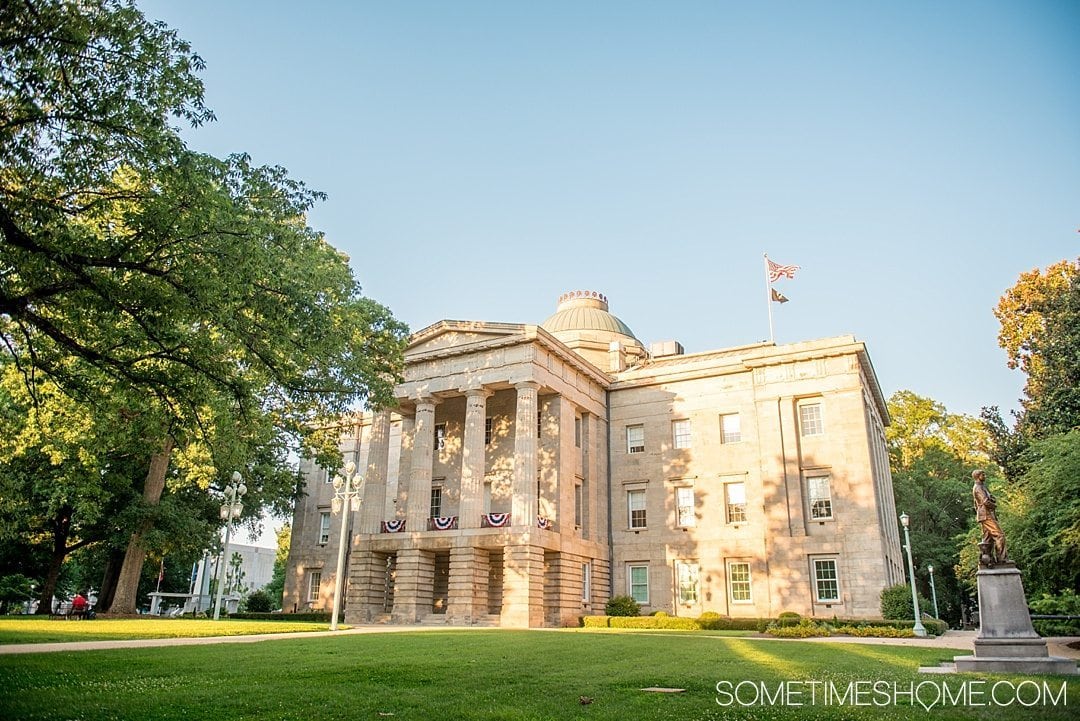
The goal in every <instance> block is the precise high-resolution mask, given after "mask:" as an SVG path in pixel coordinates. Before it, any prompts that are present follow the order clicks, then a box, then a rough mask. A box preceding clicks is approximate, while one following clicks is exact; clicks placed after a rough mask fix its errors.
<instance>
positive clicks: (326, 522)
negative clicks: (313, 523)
mask: <svg viewBox="0 0 1080 721" xmlns="http://www.w3.org/2000/svg"><path fill="white" fill-rule="evenodd" d="M328 543H330V511H319V545H320V546H325V545H326V544H328Z"/></svg>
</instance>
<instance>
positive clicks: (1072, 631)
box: [1028, 589, 1080, 636]
mask: <svg viewBox="0 0 1080 721" xmlns="http://www.w3.org/2000/svg"><path fill="white" fill-rule="evenodd" d="M1028 605H1029V606H1030V607H1031V613H1032V614H1034V615H1044V616H1080V596H1078V595H1076V594H1075V593H1074V592H1073V591H1072V590H1071V589H1065V590H1064V591H1062V592H1061V593H1060V594H1058V595H1056V596H1051V595H1050V594H1048V593H1044V594H1043V595H1042V596H1041V597H1040V598H1036V599H1032V600H1031V601H1030V602H1029V603H1028ZM1031 622H1032V623H1033V624H1034V625H1035V630H1036V631H1038V632H1039V634H1040V635H1043V636H1078V635H1080V619H1073V620H1066V619H1032V620H1031Z"/></svg>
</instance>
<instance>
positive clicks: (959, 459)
mask: <svg viewBox="0 0 1080 721" xmlns="http://www.w3.org/2000/svg"><path fill="white" fill-rule="evenodd" d="M888 406H889V416H890V417H891V419H892V423H891V424H890V426H889V427H888V428H887V429H886V430H885V436H886V443H887V445H888V449H889V465H890V469H891V471H892V477H893V491H894V494H895V496H896V508H897V510H899V511H903V512H906V513H907V514H908V515H909V516H911V526H912V528H913V529H917V530H916V532H915V533H913V534H912V536H913V538H912V554H913V556H914V560H915V564H916V576H917V578H918V580H919V581H920V584H919V585H920V591H921V592H923V593H925V594H926V595H927V596H929V595H930V584H929V572H928V571H927V566H930V565H932V566H933V567H934V576H935V580H936V583H937V595H938V601H939V604H938V605H939V608H940V612H941V616H942V618H944V619H947V620H949V621H950V622H952V623H958V622H959V621H960V616H961V601H962V598H963V597H964V596H966V595H967V594H966V592H963V586H964V583H963V580H964V579H962V578H958V576H957V570H956V567H957V565H958V564H960V557H961V550H962V549H963V547H964V545H965V543H967V541H966V535H967V533H968V531H969V529H971V528H972V527H973V526H974V525H975V516H974V514H973V513H972V511H971V481H970V478H971V472H972V471H973V470H975V469H976V468H986V467H987V466H988V464H989V457H988V456H987V453H986V449H987V448H988V447H989V445H990V439H989V436H988V435H987V432H986V430H985V427H984V426H983V424H982V423H981V422H980V421H979V420H978V419H977V418H973V417H971V416H965V415H961V414H955V413H949V412H948V411H947V410H946V409H945V406H944V405H942V404H941V403H938V402H937V401H934V400H932V399H930V398H925V397H923V396H919V395H916V394H915V393H912V392H911V391H897V392H896V393H894V394H893V395H892V397H890V398H889V401H888ZM991 472H993V469H991Z"/></svg>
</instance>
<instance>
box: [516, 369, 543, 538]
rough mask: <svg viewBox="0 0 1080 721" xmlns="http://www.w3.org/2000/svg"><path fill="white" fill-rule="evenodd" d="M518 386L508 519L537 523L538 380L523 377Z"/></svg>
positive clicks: (528, 524) (530, 523)
mask: <svg viewBox="0 0 1080 721" xmlns="http://www.w3.org/2000/svg"><path fill="white" fill-rule="evenodd" d="M514 388H515V389H517V414H516V418H515V422H514V498H513V505H512V506H511V509H512V510H511V513H512V514H513V515H512V518H511V523H512V524H513V525H515V526H521V525H525V526H528V527H530V528H531V527H533V526H535V525H536V445H537V444H536V395H537V394H536V391H537V389H539V388H540V384H539V383H537V382H536V381H524V382H522V383H518V384H517V385H515V386H514Z"/></svg>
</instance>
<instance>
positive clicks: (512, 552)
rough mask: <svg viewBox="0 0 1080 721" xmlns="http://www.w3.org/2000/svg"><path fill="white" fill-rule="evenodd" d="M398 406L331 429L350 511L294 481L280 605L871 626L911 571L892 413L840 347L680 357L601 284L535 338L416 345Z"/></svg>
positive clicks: (495, 330) (399, 619)
mask: <svg viewBox="0 0 1080 721" xmlns="http://www.w3.org/2000/svg"><path fill="white" fill-rule="evenodd" d="M396 396H397V406H396V407H394V408H392V409H389V410H383V411H379V412H376V413H363V414H358V415H356V416H352V417H348V418H345V419H343V420H342V423H341V428H340V431H341V445H340V447H341V452H342V455H343V461H344V462H350V461H351V462H353V463H355V464H356V467H357V468H358V469H359V473H360V476H361V477H362V478H363V483H362V490H361V494H360V501H361V502H360V504H359V507H358V508H354V509H353V510H351V511H348V512H346V513H344V514H342V513H335V512H334V511H333V508H332V505H333V504H332V500H333V497H334V486H333V484H332V483H331V480H332V479H331V478H330V476H329V474H328V473H327V472H326V471H325V470H324V469H321V468H319V467H318V466H315V465H314V464H312V463H310V462H306V463H305V464H304V465H303V466H302V468H301V470H302V472H303V473H304V476H305V478H306V484H305V488H304V495H303V496H302V497H301V498H300V499H299V500H298V501H297V503H296V508H295V514H294V518H293V525H292V546H291V548H290V552H289V560H288V569H287V576H286V585H285V597H284V608H285V610H286V611H292V610H296V611H305V610H329V609H330V608H331V606H332V598H333V595H334V589H335V584H336V583H337V582H338V579H336V578H335V570H336V564H337V557H338V538H339V534H340V530H341V526H340V524H341V523H342V522H344V523H347V524H349V525H348V527H347V535H346V537H347V538H348V541H347V548H346V551H347V556H346V559H347V562H346V568H347V573H346V578H345V579H344V581H345V587H344V595H343V598H344V599H345V603H344V608H345V622H346V623H351V624H357V623H393V624H416V623H425V624H450V625H488V626H492V625H498V626H510V627H538V626H565V625H577V623H578V618H579V617H580V616H583V615H593V614H603V613H604V604H605V603H606V601H607V600H608V599H609V598H611V597H612V596H619V595H628V596H632V597H633V598H634V599H635V600H636V601H637V602H638V603H639V604H641V608H642V613H651V612H653V611H665V612H667V613H668V614H670V615H673V616H690V617H697V616H699V615H701V614H702V613H703V612H705V611H715V612H717V613H720V614H722V615H725V616H731V617H775V616H776V615H778V614H779V613H781V612H783V611H795V612H797V613H800V614H802V615H804V616H821V617H827V618H832V617H833V616H837V617H841V618H844V617H874V616H879V594H880V592H881V590H882V589H883V588H885V587H886V586H889V585H892V584H894V583H901V582H903V572H902V565H901V563H902V562H901V549H900V543H899V535H898V531H897V527H896V525H897V523H896V509H895V507H894V503H893V490H892V479H891V477H890V474H889V463H888V456H887V454H886V448H885V432H884V426H885V425H886V424H887V423H888V422H889V418H888V411H887V410H886V407H885V401H884V398H883V396H882V392H881V388H880V387H879V385H878V380H877V377H876V375H875V373H874V369H873V366H872V365H871V362H870V357H869V355H868V354H867V350H866V346H865V345H864V344H863V343H861V342H859V341H857V340H856V339H855V338H854V337H851V336H841V337H835V338H826V339H821V340H811V341H805V342H799V343H791V344H785V345H776V344H773V343H757V344H753V345H746V346H739V347H734V348H723V349H719V350H712V351H706V352H702V353H691V354H687V353H684V351H683V348H682V346H681V345H680V344H679V343H677V342H675V341H665V342H660V343H653V344H652V345H650V346H646V345H645V344H643V343H642V342H641V341H640V340H638V338H637V337H635V336H634V333H633V332H632V331H631V329H630V327H629V326H628V325H627V324H626V323H624V322H623V321H622V320H620V319H619V318H618V317H617V316H615V315H614V314H612V313H611V311H610V308H609V305H608V300H607V298H605V297H604V296H603V295H602V294H600V293H597V292H594V291H573V292H570V293H566V294H564V295H563V296H562V297H561V298H559V301H558V307H557V309H556V311H555V313H554V315H552V316H551V317H550V318H548V319H547V320H545V321H544V322H543V323H541V324H539V325H532V324H514V323H491V322H484V321H455V320H444V321H441V322H439V323H436V324H434V325H431V326H429V327H427V328H424V329H423V330H420V331H418V332H417V333H415V334H413V335H412V336H411V337H410V339H409V344H408V348H407V350H406V353H405V370H404V382H403V383H401V384H400V385H399V386H398V387H397V389H396Z"/></svg>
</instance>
